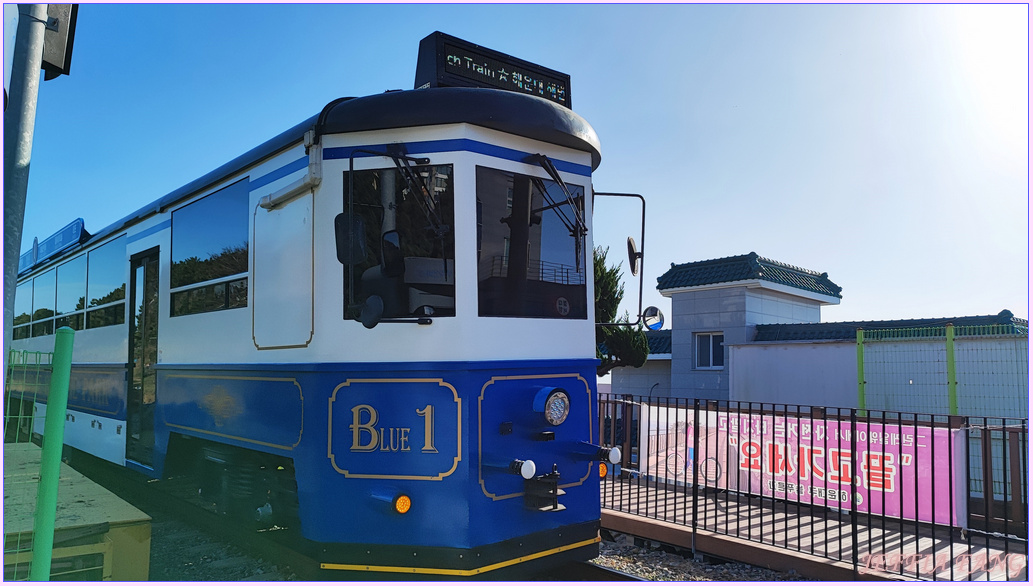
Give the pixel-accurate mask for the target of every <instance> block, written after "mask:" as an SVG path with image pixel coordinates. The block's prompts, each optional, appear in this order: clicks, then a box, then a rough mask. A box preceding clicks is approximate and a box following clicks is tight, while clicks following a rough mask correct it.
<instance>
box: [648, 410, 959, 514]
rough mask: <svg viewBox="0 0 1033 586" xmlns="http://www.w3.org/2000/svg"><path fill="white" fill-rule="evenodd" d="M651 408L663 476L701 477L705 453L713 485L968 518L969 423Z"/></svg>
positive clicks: (656, 461) (655, 455)
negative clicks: (953, 425)
mask: <svg viewBox="0 0 1033 586" xmlns="http://www.w3.org/2000/svg"><path fill="white" fill-rule="evenodd" d="M642 412H643V421H642V422H641V424H642V425H643V427H646V429H643V430H641V431H643V432H646V431H647V432H648V433H646V434H643V435H644V437H647V438H648V442H649V445H648V446H647V452H646V453H647V454H648V457H647V462H646V466H647V471H646V472H647V473H648V474H650V475H653V476H656V477H657V478H660V479H667V480H678V481H683V482H692V480H693V466H695V464H696V461H697V459H698V460H700V470H699V476H698V478H699V482H700V484H703V485H705V486H709V487H713V488H718V489H724V490H731V491H736V492H743V493H748V494H755V495H763V496H768V497H775V498H780V499H786V500H789V501H792V502H800V503H810V504H816V505H824V506H828V507H833V508H837V509H844V510H849V509H851V500H853V501H854V502H856V509H857V511H858V512H860V513H871V514H875V515H885V516H888V517H895V518H903V519H917V520H919V521H928V522H935V523H940V524H944V525H954V526H958V527H964V526H965V520H966V517H967V514H966V511H967V507H966V495H967V492H966V490H965V478H966V474H965V473H966V466H967V462H966V461H965V448H964V441H963V440H964V435H963V433H964V432H963V431H961V430H951V429H947V428H943V427H935V428H934V427H931V426H929V425H922V424H921V423H919V424H918V425H914V424H906V423H905V424H899V425H898V424H897V423H886V424H883V423H867V422H865V423H861V422H858V423H856V424H855V425H854V426H853V428H851V423H850V421H839V420H834V419H814V418H811V417H806V416H796V415H788V416H786V415H772V414H750V413H734V412H733V413H726V412H707V411H700V412H699V417H698V420H697V418H696V417H695V414H694V413H693V410H692V409H677V410H675V409H667V408H663V409H657V408H656V407H649V406H646V405H643V407H642ZM673 412H677V413H673ZM697 424H698V426H699V427H698V428H696V427H695V425H697ZM697 438H698V439H697ZM697 441H698V443H694V442H697ZM697 455H698V458H697ZM730 471H734V473H729V472H730Z"/></svg>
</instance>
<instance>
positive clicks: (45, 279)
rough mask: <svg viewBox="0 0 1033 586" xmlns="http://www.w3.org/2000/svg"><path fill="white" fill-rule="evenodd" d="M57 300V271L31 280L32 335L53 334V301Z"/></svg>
mask: <svg viewBox="0 0 1033 586" xmlns="http://www.w3.org/2000/svg"><path fill="white" fill-rule="evenodd" d="M56 299H57V269H50V270H49V271H47V272H45V273H43V274H42V275H40V276H38V277H36V278H35V279H33V280H32V335H33V337H35V336H45V335H47V334H52V333H54V322H53V320H51V319H50V318H52V317H54V301H55V300H56Z"/></svg>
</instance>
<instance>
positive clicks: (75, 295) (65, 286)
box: [54, 254, 86, 330]
mask: <svg viewBox="0 0 1033 586" xmlns="http://www.w3.org/2000/svg"><path fill="white" fill-rule="evenodd" d="M57 316H58V317H57V319H56V320H55V321H54V327H55V328H61V327H65V326H67V327H70V328H72V329H73V330H81V329H83V328H84V327H85V326H86V319H85V318H86V255H85V254H84V255H82V256H78V257H76V258H73V259H72V260H70V261H68V262H66V263H64V264H62V265H61V266H59V267H57Z"/></svg>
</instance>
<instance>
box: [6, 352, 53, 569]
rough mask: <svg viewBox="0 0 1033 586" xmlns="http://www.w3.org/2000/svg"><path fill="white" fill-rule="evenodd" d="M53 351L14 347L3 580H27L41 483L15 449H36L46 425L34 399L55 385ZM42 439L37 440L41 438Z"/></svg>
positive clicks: (9, 386) (8, 402)
mask: <svg viewBox="0 0 1033 586" xmlns="http://www.w3.org/2000/svg"><path fill="white" fill-rule="evenodd" d="M53 357H54V355H53V353H51V352H19V351H11V352H9V353H8V359H7V364H8V368H7V376H6V377H5V380H4V455H5V457H4V497H5V498H4V581H10V580H27V579H28V578H29V570H30V567H31V560H32V554H31V552H32V548H33V542H32V536H33V533H32V532H31V531H23V530H22V529H24V519H23V518H22V517H24V515H25V512H24V511H23V510H15V509H16V508H24V507H27V506H31V505H32V503H34V502H35V495H36V493H37V490H38V485H39V480H40V477H39V469H38V468H36V469H30V470H26V469H24V468H23V467H21V466H19V465H18V462H19V458H17V457H13V456H14V454H13V452H12V451H13V450H19V449H22V448H23V447H24V448H29V449H31V448H33V447H34V446H30V445H28V444H29V443H30V442H31V441H32V437H33V430H35V431H36V432H37V433H40V432H42V430H43V423H44V422H43V416H42V415H39V416H37V414H36V412H35V407H34V404H35V402H36V399H37V398H40V399H42V398H44V397H46V395H47V389H48V386H49V384H50V372H51V362H52V360H53ZM37 442H38V440H37Z"/></svg>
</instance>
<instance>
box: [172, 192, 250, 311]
mask: <svg viewBox="0 0 1033 586" xmlns="http://www.w3.org/2000/svg"><path fill="white" fill-rule="evenodd" d="M249 185H250V184H249V182H248V180H247V179H243V180H241V181H238V182H236V183H234V184H233V185H230V186H228V187H224V188H223V189H220V190H219V191H216V192H215V193H213V194H211V195H208V196H205V197H204V198H202V199H199V200H197V201H195V202H193V203H191V204H190V205H188V206H185V207H183V208H180V209H178V210H176V211H174V212H172V253H171V255H172V273H171V285H172V289H173V293H172V315H173V316H178V315H188V314H193V313H204V312H208V311H218V310H221V309H233V308H237V307H247V279H246V278H245V279H235V280H226V279H227V278H229V277H234V276H236V275H240V274H243V273H247V272H248V193H249V191H248V190H249ZM219 279H223V281H221V282H218V283H210V282H209V281H213V280H219ZM200 283H204V284H202V285H199V286H197V287H192V288H188V289H184V287H189V286H190V285H195V284H200ZM176 289H179V290H176Z"/></svg>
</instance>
